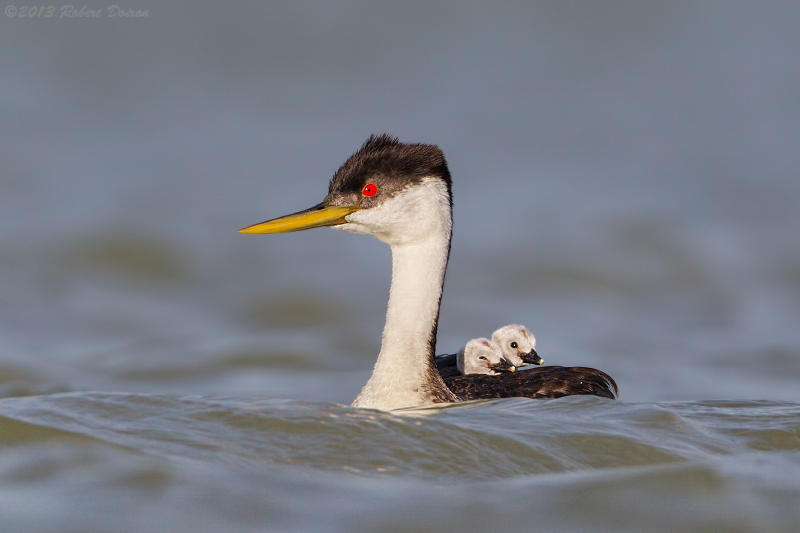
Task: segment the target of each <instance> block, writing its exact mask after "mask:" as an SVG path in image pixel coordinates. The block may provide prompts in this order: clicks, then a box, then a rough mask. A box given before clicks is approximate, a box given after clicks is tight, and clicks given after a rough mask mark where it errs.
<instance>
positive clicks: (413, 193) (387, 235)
mask: <svg viewBox="0 0 800 533" xmlns="http://www.w3.org/2000/svg"><path fill="white" fill-rule="evenodd" d="M451 189H452V182H451V179H450V172H449V170H448V169H447V163H446V162H445V159H444V154H443V153H442V151H441V150H440V149H439V147H438V146H434V145H426V144H403V143H400V142H399V141H398V140H397V139H396V138H394V137H390V136H389V135H385V134H384V135H380V136H375V135H372V136H370V138H369V139H367V141H366V142H365V143H364V145H363V146H362V147H361V148H360V149H359V150H358V151H357V152H355V153H354V154H353V155H352V156H350V157H349V158H348V159H347V161H345V162H344V164H343V165H342V166H341V167H340V168H339V170H337V171H336V173H335V174H334V176H333V179H331V182H330V185H329V188H328V196H327V197H326V198H325V199H324V200H323V201H322V203H320V204H318V205H316V206H314V207H312V208H310V209H306V210H305V211H300V212H298V213H294V214H292V215H287V216H284V217H280V218H276V219H272V220H268V221H266V222H262V223H260V224H255V225H253V226H249V227H246V228H244V229H242V230H240V231H241V232H242V233H286V232H290V231H300V230H305V229H310V228H317V227H322V226H330V227H333V228H335V229H339V230H344V231H350V232H352V233H369V234H371V235H374V236H375V237H376V238H378V239H379V240H381V241H383V242H385V243H387V244H389V245H390V247H391V250H392V282H391V286H390V290H389V303H388V306H387V310H386V323H385V325H384V329H383V341H382V344H381V350H380V353H379V354H378V359H377V361H376V362H375V367H374V369H373V371H372V376H370V378H369V380H368V381H367V384H366V385H364V388H363V389H362V390H361V393H360V394H359V395H358V396H357V397H356V399H355V400H354V401H353V406H354V407H369V408H375V409H399V408H403V407H413V406H418V405H426V404H433V403H444V402H456V401H460V400H467V399H475V398H481V397H485V398H497V397H506V396H530V397H542V396H541V394H542V391H543V390H547V389H546V388H545V389H543V388H542V387H541V383H539V381H541V379H540V378H533V375H534V373H535V370H530V371H527V372H524V374H526V375H528V376H531V377H529V378H528V379H529V380H530V379H533V381H532V382H531V383H530V384H529V385H535V384H536V383H538V386H535V387H533V386H530V387H529V386H526V385H528V383H527V381H526V380H525V379H523V380H520V379H518V376H520V375H521V374H520V373H513V374H512V373H504V374H501V375H498V376H485V375H480V374H478V375H470V376H456V377H453V378H450V380H457V381H454V382H453V381H451V383H452V387H455V388H452V387H451V388H448V386H447V385H445V382H444V381H443V379H442V377H441V375H440V374H439V372H438V371H437V369H436V364H435V362H434V353H435V349H436V328H437V324H438V320H439V305H440V302H441V296H442V286H443V284H444V274H445V270H446V268H447V260H448V257H449V254H450V238H451V234H452V221H453V216H452V210H453V204H452V194H451ZM546 369H547V370H548V373H547V379H549V380H551V381H552V382H553V384H554V385H555V384H556V383H558V384H559V387H558V391H556V389H553V391H555V392H554V395H560V396H563V395H565V394H595V395H598V396H605V397H611V398H613V397H614V393H612V392H611V387H612V386H613V387H614V390H615V391H616V385H615V384H614V382H613V380H611V378H610V377H608V376H607V375H606V374H605V373H603V372H600V371H597V370H593V369H570V368H563V367H546ZM537 370H544V369H537ZM577 370H580V372H578V373H576V371H577ZM535 375H537V376H540V377H541V376H544V375H545V374H544V373H538V372H537V373H536V374H535ZM581 376H585V377H583V378H582V377H581ZM590 376H591V377H592V380H591V381H592V383H594V386H593V387H588V388H587V387H586V386H585V385H584V382H585V381H586V380H587V379H589V377H590ZM508 377H517V379H514V380H510V381H505V379H507V378H508ZM485 379H490V380H495V381H494V382H493V386H494V387H500V388H502V389H504V390H502V391H494V390H492V387H490V386H489V385H488V384H487V382H485V381H483V380H485ZM470 380H475V381H474V385H475V387H471V386H470V385H469V383H471V382H470ZM534 382H535V383H534Z"/></svg>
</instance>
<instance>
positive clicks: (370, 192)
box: [361, 183, 378, 196]
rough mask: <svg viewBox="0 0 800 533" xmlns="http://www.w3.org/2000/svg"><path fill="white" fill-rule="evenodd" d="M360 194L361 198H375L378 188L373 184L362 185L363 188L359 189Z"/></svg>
mask: <svg viewBox="0 0 800 533" xmlns="http://www.w3.org/2000/svg"><path fill="white" fill-rule="evenodd" d="M361 194H362V195H363V196H375V195H376V194H378V186H377V185H375V184H374V183H367V184H366V185H364V188H363V189H361Z"/></svg>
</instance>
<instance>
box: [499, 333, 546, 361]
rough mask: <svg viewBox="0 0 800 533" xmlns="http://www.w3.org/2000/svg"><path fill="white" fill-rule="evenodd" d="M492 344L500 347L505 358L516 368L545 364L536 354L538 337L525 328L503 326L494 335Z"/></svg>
mask: <svg viewBox="0 0 800 533" xmlns="http://www.w3.org/2000/svg"><path fill="white" fill-rule="evenodd" d="M492 342H494V343H496V344H497V345H498V346H500V350H501V351H502V352H503V356H504V357H505V358H506V359H508V361H509V362H510V363H511V364H512V365H514V366H522V365H527V364H530V365H541V364H542V363H544V360H542V358H541V357H539V354H537V353H536V337H534V336H533V334H532V333H531V332H530V331H529V330H528V328H526V327H525V326H521V325H519V324H510V325H508V326H503V327H502V328H500V329H497V330H495V332H494V333H492Z"/></svg>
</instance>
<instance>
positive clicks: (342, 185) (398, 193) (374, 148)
mask: <svg viewBox="0 0 800 533" xmlns="http://www.w3.org/2000/svg"><path fill="white" fill-rule="evenodd" d="M451 186H452V182H451V179H450V172H449V171H448V169H447V163H446V161H445V159H444V154H443V153H442V151H441V150H440V149H439V147H437V146H434V145H427V144H403V143H401V142H399V141H398V140H397V139H396V138H394V137H391V136H389V135H386V134H384V135H379V136H375V135H372V136H370V138H369V139H367V141H366V142H365V143H364V145H363V146H362V147H361V148H360V149H359V150H358V151H356V152H355V153H354V154H353V155H352V156H350V157H349V158H348V159H347V161H345V162H344V164H343V165H342V166H341V167H340V168H339V170H337V171H336V174H334V176H333V179H331V182H330V186H329V188H328V196H327V197H326V198H325V199H324V200H323V201H322V202H321V203H319V204H318V205H315V206H314V207H312V208H310V209H306V210H304V211H300V212H298V213H295V214H292V215H287V216H284V217H280V218H276V219H273V220H268V221H266V222H262V223H260V224H255V225H253V226H249V227H246V228H243V229H242V230H240V231H241V232H242V233H286V232H290V231H300V230H305V229H310V228H317V227H321V226H332V227H334V228H335V229H340V230H343V231H349V232H352V233H369V234H371V235H374V236H375V237H377V238H378V239H380V240H382V241H384V242H387V243H389V244H391V245H398V244H406V243H414V242H417V241H419V240H420V239H424V238H425V237H427V236H428V235H430V234H432V233H439V234H442V233H445V234H446V235H447V237H448V238H449V235H450V231H451V228H452V202H451Z"/></svg>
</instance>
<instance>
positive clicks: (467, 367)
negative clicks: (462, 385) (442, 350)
mask: <svg viewBox="0 0 800 533" xmlns="http://www.w3.org/2000/svg"><path fill="white" fill-rule="evenodd" d="M456 366H457V367H458V371H459V372H460V373H461V374H462V375H467V374H487V375H490V376H494V375H497V374H499V373H500V372H514V371H515V370H516V368H515V367H514V365H512V364H511V363H510V362H509V361H508V359H506V358H505V357H503V352H502V351H501V350H500V347H499V346H498V345H497V344H495V343H494V342H492V341H490V340H489V339H486V338H483V337H481V338H480V339H472V340H471V341H469V342H468V343H467V345H466V346H464V347H463V348H461V349H460V350H459V351H458V353H457V354H456Z"/></svg>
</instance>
